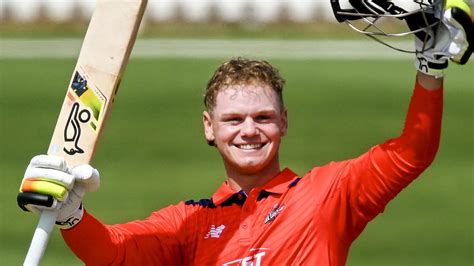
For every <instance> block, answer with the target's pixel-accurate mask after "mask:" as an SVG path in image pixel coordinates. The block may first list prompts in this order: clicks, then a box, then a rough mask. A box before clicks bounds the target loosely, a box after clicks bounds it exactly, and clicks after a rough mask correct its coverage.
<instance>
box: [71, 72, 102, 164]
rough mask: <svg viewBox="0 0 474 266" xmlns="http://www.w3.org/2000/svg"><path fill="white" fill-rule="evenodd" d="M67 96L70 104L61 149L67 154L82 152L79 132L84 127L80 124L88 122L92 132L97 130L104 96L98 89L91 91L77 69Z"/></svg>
mask: <svg viewBox="0 0 474 266" xmlns="http://www.w3.org/2000/svg"><path fill="white" fill-rule="evenodd" d="M98 94H99V95H100V96H98ZM67 98H68V99H69V102H70V104H72V106H71V112H70V113H69V117H68V120H67V122H66V125H65V126H64V148H63V151H64V152H65V153H67V154H69V155H74V154H76V153H84V150H83V149H82V148H81V147H80V138H81V132H82V130H83V129H84V128H82V125H83V124H88V125H89V126H90V127H91V129H92V130H93V131H94V132H96V131H97V129H98V126H99V123H100V121H101V120H102V117H101V114H103V109H104V106H105V103H106V98H105V97H104V96H103V95H102V94H101V93H100V91H99V90H98V89H95V90H94V91H93V90H92V89H91V86H90V84H88V82H87V79H86V78H84V76H83V75H81V74H80V73H79V72H78V71H76V72H75V74H74V77H73V79H72V81H71V85H70V88H69V91H68V94H67Z"/></svg>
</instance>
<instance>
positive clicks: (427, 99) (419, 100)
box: [392, 73, 443, 167]
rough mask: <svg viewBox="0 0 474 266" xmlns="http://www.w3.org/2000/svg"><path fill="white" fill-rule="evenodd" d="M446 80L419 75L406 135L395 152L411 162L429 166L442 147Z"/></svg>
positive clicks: (404, 130) (398, 139) (403, 135)
mask: <svg viewBox="0 0 474 266" xmlns="http://www.w3.org/2000/svg"><path fill="white" fill-rule="evenodd" d="M442 86H443V80H442V79H436V78H433V77H431V76H427V75H425V74H422V73H419V74H418V75H417V84H416V86H415V91H414V93H413V96H412V98H411V102H410V105H409V109H408V112H407V116H406V119H405V126H404V129H403V133H402V135H401V136H400V137H399V138H397V139H395V140H393V142H394V143H393V144H394V145H396V146H397V148H396V149H393V150H392V151H393V152H394V153H396V154H397V155H398V156H400V158H402V159H403V160H404V161H406V162H407V163H410V164H412V165H417V166H419V167H427V166H428V165H429V164H430V163H431V161H432V160H433V159H434V156H435V155H436V152H437V150H438V146H439V140H440V133H441V117H442V110H443V88H442Z"/></svg>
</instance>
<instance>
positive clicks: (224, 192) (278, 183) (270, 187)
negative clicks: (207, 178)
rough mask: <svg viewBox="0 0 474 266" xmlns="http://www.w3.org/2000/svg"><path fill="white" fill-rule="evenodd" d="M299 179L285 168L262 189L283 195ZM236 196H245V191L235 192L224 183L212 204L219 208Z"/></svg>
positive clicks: (213, 196)
mask: <svg viewBox="0 0 474 266" xmlns="http://www.w3.org/2000/svg"><path fill="white" fill-rule="evenodd" d="M297 178H298V176H297V175H296V174H295V173H294V172H293V171H291V170H290V169H288V168H285V169H283V171H281V172H280V173H279V174H278V175H276V176H275V177H273V178H272V179H271V180H270V181H268V183H266V184H265V185H263V186H261V187H260V189H261V190H265V191H266V192H269V193H274V194H283V193H284V192H285V191H286V190H287V189H288V188H289V187H290V184H292V183H293V181H295V180H296V179H297ZM236 194H243V191H242V192H241V191H234V190H232V189H231V188H230V186H229V184H228V183H227V182H224V183H222V185H221V186H220V187H219V189H217V191H216V192H215V193H214V195H212V202H213V203H214V205H216V206H218V205H220V204H222V203H223V202H225V201H227V200H228V199H229V198H230V197H232V196H233V195H236ZM237 196H239V195H237Z"/></svg>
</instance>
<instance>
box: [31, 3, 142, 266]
mask: <svg viewBox="0 0 474 266" xmlns="http://www.w3.org/2000/svg"><path fill="white" fill-rule="evenodd" d="M146 2H147V0H97V3H96V7H95V9H94V12H93V14H92V18H91V21H90V23H89V27H88V29H87V33H86V36H85V38H84V41H83V44H82V48H81V51H80V54H79V58H78V60H77V64H76V67H75V69H74V71H73V73H72V78H71V82H70V84H69V86H68V88H67V93H66V98H65V100H64V103H63V105H62V108H61V111H60V113H59V118H58V121H57V124H56V127H55V129H54V133H53V137H52V140H51V143H50V145H49V149H48V154H49V155H56V156H61V157H63V158H65V159H66V161H67V162H68V164H69V165H70V166H71V167H74V166H77V165H81V164H88V163H89V162H90V161H91V159H92V156H93V155H94V152H95V149H96V147H97V143H98V140H99V137H100V135H101V133H102V130H103V128H104V123H105V121H106V119H107V115H108V113H109V112H110V108H111V107H112V103H113V102H114V97H115V95H116V93H117V89H118V87H119V84H120V79H121V77H122V74H123V72H124V70H125V66H126V65H127V62H128V58H129V56H130V53H131V51H132V47H133V44H134V42H135V39H136V36H137V32H138V28H139V25H140V21H141V19H142V17H143V13H144V10H145V6H146ZM57 216H58V213H57V212H56V211H43V212H42V213H41V216H40V220H39V222H38V226H37V227H36V230H35V233H34V236H33V239H32V241H31V244H30V248H29V250H28V254H27V255H26V258H25V261H24V265H39V264H40V262H41V258H42V257H43V254H44V251H45V250H46V246H47V244H48V240H49V236H50V234H51V232H52V230H53V228H54V224H55V221H56V218H57Z"/></svg>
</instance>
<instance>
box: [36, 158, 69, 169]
mask: <svg viewBox="0 0 474 266" xmlns="http://www.w3.org/2000/svg"><path fill="white" fill-rule="evenodd" d="M30 165H31V166H32V167H38V168H49V169H56V170H59V171H63V172H69V169H68V166H67V162H66V160H65V159H64V158H62V157H58V156H53V155H37V156H35V157H33V159H31V162H30Z"/></svg>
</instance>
